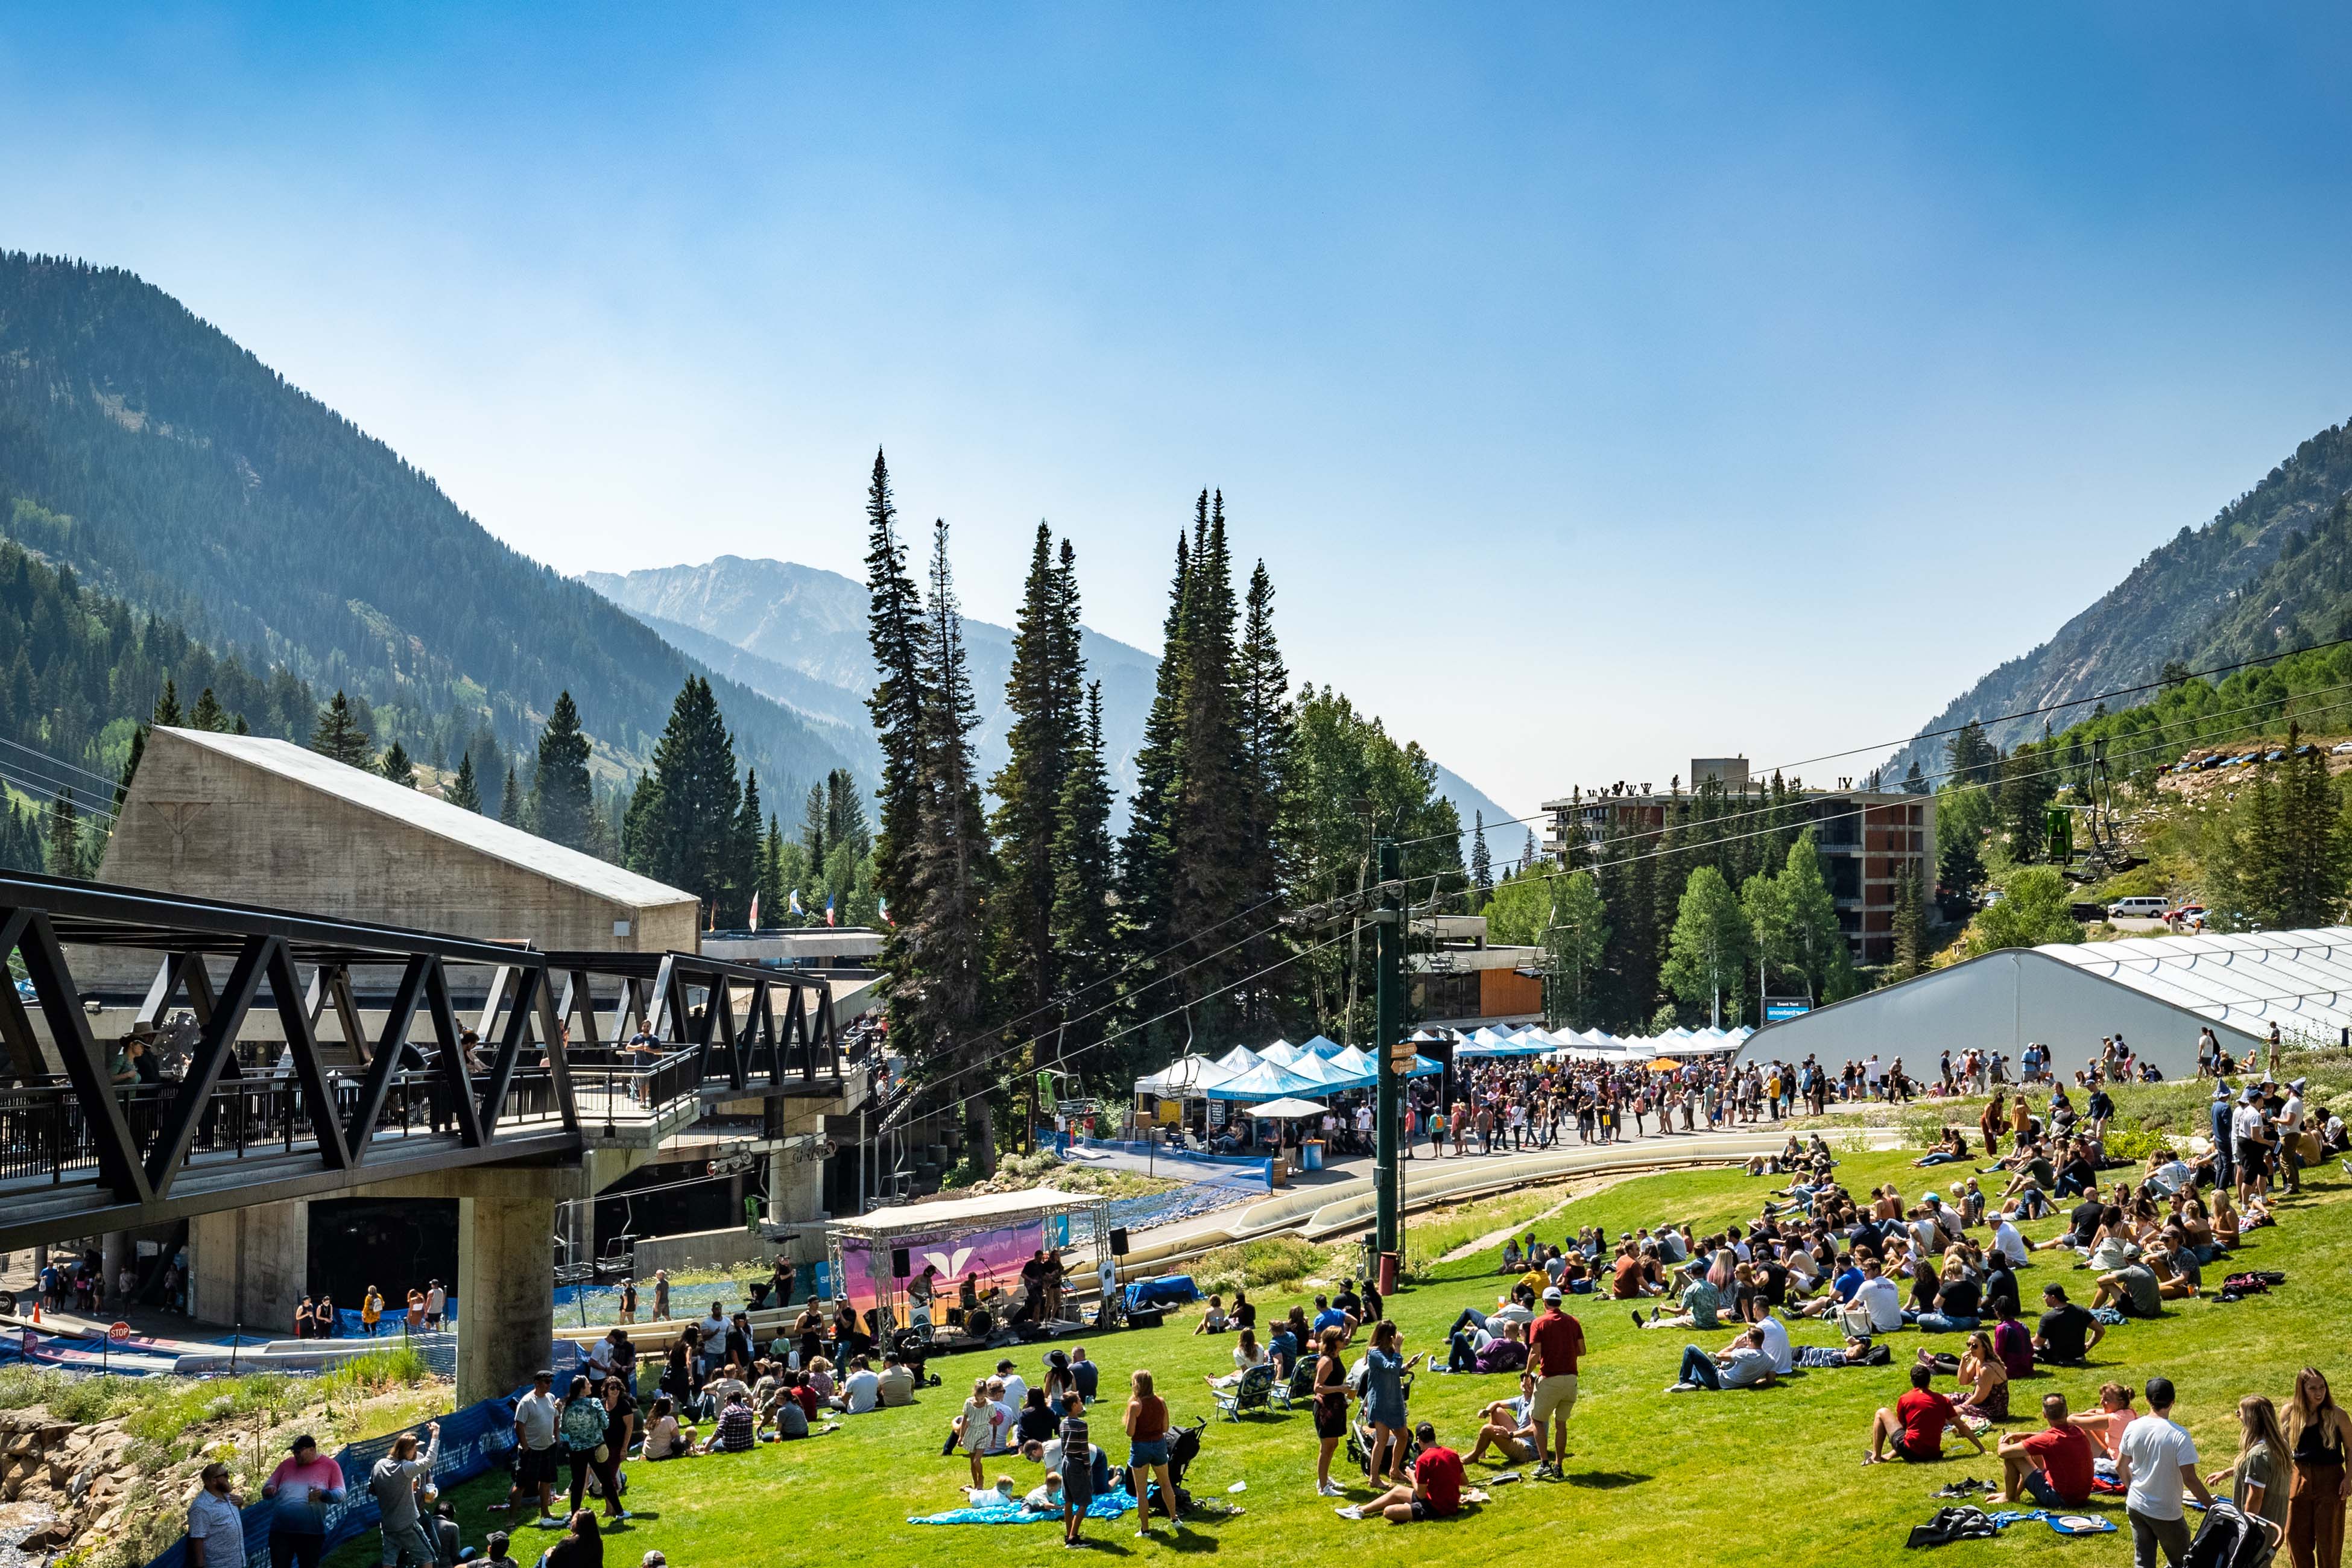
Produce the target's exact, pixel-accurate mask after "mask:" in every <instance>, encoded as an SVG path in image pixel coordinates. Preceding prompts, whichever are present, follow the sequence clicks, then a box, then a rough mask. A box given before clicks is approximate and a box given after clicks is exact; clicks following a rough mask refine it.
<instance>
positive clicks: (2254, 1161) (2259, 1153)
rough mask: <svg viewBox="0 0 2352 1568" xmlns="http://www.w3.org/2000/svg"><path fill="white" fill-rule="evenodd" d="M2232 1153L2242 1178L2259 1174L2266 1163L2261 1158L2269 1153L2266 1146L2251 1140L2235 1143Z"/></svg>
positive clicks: (2245, 1139) (2243, 1139) (2241, 1140)
mask: <svg viewBox="0 0 2352 1568" xmlns="http://www.w3.org/2000/svg"><path fill="white" fill-rule="evenodd" d="M2234 1152H2235V1153H2236V1155H2237V1168H2238V1173H2239V1174H2240V1175H2242V1176H2244V1175H2252V1174H2256V1173H2260V1172H2261V1171H2262V1170H2263V1166H2264V1165H2265V1164H2267V1163H2268V1162H2267V1161H2266V1160H2265V1159H2264V1158H2263V1156H2265V1155H2266V1154H2268V1153H2269V1152H2270V1149H2269V1146H2268V1145H2267V1144H2263V1143H2258V1142H2255V1141H2254V1140H2252V1138H2241V1139H2239V1140H2238V1141H2237V1144H2236V1147H2235V1150H2234Z"/></svg>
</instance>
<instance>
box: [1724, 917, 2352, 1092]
mask: <svg viewBox="0 0 2352 1568" xmlns="http://www.w3.org/2000/svg"><path fill="white" fill-rule="evenodd" d="M2273 1024H2276V1025H2278V1026H2279V1028H2280V1031H2281V1032H2282V1033H2283V1034H2284V1036H2285V1037H2287V1038H2288V1039H2290V1040H2305V1041H2320V1042H2326V1043H2328V1044H2334V1043H2336V1041H2337V1040H2339V1039H2340V1038H2341V1037H2342V1034H2343V1031H2344V1030H2345V1029H2346V1028H2347V1027H2352V926H2326V927H2322V928H2319V929H2317V930H2313V931H2256V932H2251V933H2248V934H2245V935H2239V936H2221V935H2204V936H2159V937H2146V938H2140V939H2136V940H2132V941H2126V942H2053V943H2051V944H2049V945H2048V946H2044V947H2033V948H2008V949H2004V950H2002V951H2000V952H1989V953H1986V954H1984V955H1983V956H1981V957H1979V958H1972V959H1969V961H1967V962H1966V963H1956V964H1954V965H1952V966H1951V967H1950V968H1949V969H1942V970H1937V971H1935V972H1934V973H1927V974H1922V975H1920V976H1918V977H1917V978H1916V979H1913V980H1906V981H1905V982H1904V983H1903V984H1899V985H1890V986H1887V987H1886V988H1885V989H1884V990H1880V991H1869V992H1864V994H1862V995H1860V996H1855V997H1851V998H1849V999H1847V1000H1846V1001H1843V1002H1840V1003H1836V1004H1834V1005H1831V1006H1828V1007H1822V1008H1818V1009H1816V1010H1815V1011H1813V1012H1811V1013H1807V1014H1804V1015H1802V1016H1798V1017H1795V1018H1790V1019H1786V1020H1784V1021H1782V1022H1780V1023H1777V1024H1768V1025H1766V1026H1764V1027H1763V1028H1761V1029H1759V1030H1758V1031H1757V1032H1756V1033H1755V1035H1754V1036H1752V1037H1750V1038H1749V1040H1748V1047H1747V1050H1746V1052H1745V1054H1746V1055H1748V1056H1750V1057H1757V1058H1769V1059H1775V1060H1780V1061H1801V1060H1802V1059H1803V1058H1805V1057H1807V1056H1809V1055H1810V1056H1812V1057H1814V1058H1817V1059H1819V1060H1821V1061H1824V1062H1829V1063H1832V1064H1834V1063H1837V1062H1842V1061H1844V1060H1846V1059H1847V1058H1854V1059H1860V1058H1864V1057H1867V1056H1869V1055H1870V1054H1871V1053H1872V1052H1876V1053H1878V1054H1879V1055H1880V1056H1881V1057H1882V1058H1888V1057H1898V1056H1899V1057H1901V1058H1904V1062H1905V1066H1906V1069H1907V1070H1909V1071H1911V1072H1913V1073H1915V1074H1922V1075H1924V1074H1926V1073H1928V1072H1932V1071H1933V1068H1934V1064H1935V1062H1936V1059H1937V1056H1938V1055H1939V1054H1940V1053H1941V1052H1943V1051H1946V1050H1949V1051H1951V1052H1952V1053H1953V1054H1954V1055H1956V1056H1957V1055H1958V1053H1959V1052H1961V1051H1962V1050H1964V1049H1966V1048H1967V1047H1970V1046H1977V1047H1990V1048H1992V1049H1995V1050H1999V1051H2001V1052H2003V1053H2004V1054H2006V1055H2007V1056H2009V1057H2010V1058H2011V1059H2012V1060H2014V1059H2015V1058H2016V1056H2017V1054H2018V1053H2019V1052H2020V1051H2021V1050H2023V1049H2024V1048H2025V1046H2026V1044H2027V1042H2028V1041H2040V1042H2041V1043H2042V1044H2043V1045H2045V1046H2048V1047H2050V1048H2051V1050H2052V1052H2053V1057H2054V1058H2055V1061H2056V1064H2057V1066H2058V1068H2059V1069H2060V1072H2061V1075H2062V1076H2064V1075H2065V1074H2067V1073H2071V1071H2072V1070H2073V1069H2074V1068H2076V1067H2079V1066H2081V1065H2082V1064H2083V1063H2084V1060H2085V1059H2086V1058H2090V1057H2093V1056H2095V1055H2096V1054H2097V1052H2098V1048H2099V1041H2100V1039H2101V1037H2104V1036H2107V1035H2113V1034H2117V1033H2120V1034H2122V1036H2123V1037H2124V1038H2125V1039H2126V1041H2128V1042H2129V1043H2130V1045H2131V1047H2132V1048H2133V1050H2134V1051H2136V1052H2137V1054H2138V1055H2139V1056H2140V1057H2141V1058H2143V1059H2144V1060H2146V1061H2148V1062H2151V1063H2153V1064H2155V1066H2156V1067H2157V1068H2159V1069H2161V1070H2162V1071H2163V1073H2164V1075H2165V1076H2166V1077H2167V1078H2187V1077H2189V1076H2191V1075H2193V1074H2194V1073H2195V1072H2196V1070H2197V1032H2198V1030H2200V1028H2210V1029H2211V1030H2212V1031H2213V1032H2214V1034H2215V1035H2216V1036H2218V1037H2220V1038H2221V1043H2222V1044H2223V1045H2224V1046H2226V1047H2228V1048H2229V1049H2230V1052H2231V1055H2233V1056H2236V1057H2238V1058H2241V1059H2243V1058H2244V1057H2245V1056H2246V1054H2247V1052H2248V1051H2250V1050H2251V1049H2252V1048H2253V1047H2254V1046H2255V1045H2257V1044H2258V1043H2259V1042H2260V1041H2261V1040H2262V1039H2263V1038H2264V1037H2266V1036H2267V1035H2268V1034H2269V1033H2270V1027H2271V1026H2272V1025H2273Z"/></svg>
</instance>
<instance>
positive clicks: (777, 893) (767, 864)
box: [760, 812, 792, 928]
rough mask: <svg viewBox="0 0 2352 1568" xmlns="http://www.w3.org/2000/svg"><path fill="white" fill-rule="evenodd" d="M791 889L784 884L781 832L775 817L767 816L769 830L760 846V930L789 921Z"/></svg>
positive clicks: (771, 814) (782, 839)
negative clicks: (786, 896) (787, 895)
mask: <svg viewBox="0 0 2352 1568" xmlns="http://www.w3.org/2000/svg"><path fill="white" fill-rule="evenodd" d="M791 890H792V889H790V887H789V886H788V885H787V884H786V883H785V881H784V830H783V828H782V826H781V825H780V824H779V823H778V822H777V821H776V814H775V813H774V812H770V813H769V814H768V831H767V834H766V836H765V837H763V838H762V839H761V843H760V924H761V927H762V928H766V927H770V926H781V925H784V924H786V923H787V922H788V921H789V918H790V914H791V902H790V900H787V899H786V898H785V897H784V895H785V894H786V893H788V892H790V891H791Z"/></svg>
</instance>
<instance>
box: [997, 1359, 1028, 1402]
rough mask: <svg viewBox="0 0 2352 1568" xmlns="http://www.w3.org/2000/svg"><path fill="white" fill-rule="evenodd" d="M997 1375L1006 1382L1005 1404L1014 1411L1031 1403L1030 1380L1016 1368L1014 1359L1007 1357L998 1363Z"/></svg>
mask: <svg viewBox="0 0 2352 1568" xmlns="http://www.w3.org/2000/svg"><path fill="white" fill-rule="evenodd" d="M996 1375H997V1376H998V1377H1001V1378H1003V1380H1004V1394H1003V1400H1004V1403H1005V1404H1007V1405H1011V1406H1012V1407H1013V1410H1014V1411H1016V1412H1017V1411H1019V1410H1020V1408H1021V1407H1022V1406H1023V1405H1026V1404H1028V1403H1029V1380H1028V1379H1027V1378H1025V1377H1024V1376H1022V1375H1021V1373H1020V1372H1019V1371H1018V1370H1017V1369H1016V1368H1015V1367H1014V1365H1013V1358H1012V1357H1011V1356H1006V1357H1005V1358H1004V1359H1003V1360H1002V1361H1000V1362H998V1363H996Z"/></svg>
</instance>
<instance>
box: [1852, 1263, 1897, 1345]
mask: <svg viewBox="0 0 2352 1568" xmlns="http://www.w3.org/2000/svg"><path fill="white" fill-rule="evenodd" d="M1853 1305H1855V1306H1857V1307H1860V1308H1861V1309H1862V1310H1864V1311H1865V1312H1867V1313H1869V1314H1870V1331H1871V1332H1872V1333H1874V1334H1891V1333H1893V1332H1895V1331H1896V1330H1897V1329H1900V1328H1901V1327H1902V1326H1903V1292H1902V1290H1901V1289H1900V1288H1898V1287H1897V1286H1896V1285H1895V1281H1894V1280H1892V1279H1888V1278H1887V1277H1886V1276H1885V1275H1884V1274H1882V1273H1880V1272H1879V1271H1878V1259H1876V1258H1866V1259H1864V1262H1863V1265H1862V1283H1861V1284H1860V1285H1858V1286H1856V1287H1855V1288H1854V1292H1853Z"/></svg>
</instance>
